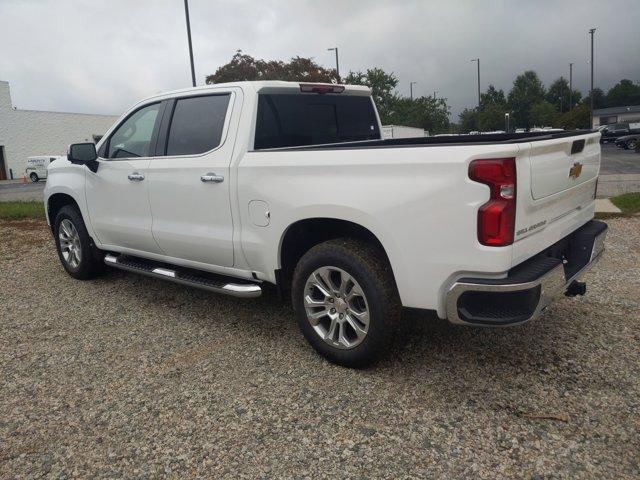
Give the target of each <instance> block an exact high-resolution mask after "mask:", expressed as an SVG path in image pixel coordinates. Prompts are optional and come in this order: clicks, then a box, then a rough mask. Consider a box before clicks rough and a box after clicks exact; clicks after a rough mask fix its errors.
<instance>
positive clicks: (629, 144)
mask: <svg viewBox="0 0 640 480" xmlns="http://www.w3.org/2000/svg"><path fill="white" fill-rule="evenodd" d="M637 145H638V144H637V140H629V141H628V142H627V148H628V149H629V150H635V149H636V146H637Z"/></svg>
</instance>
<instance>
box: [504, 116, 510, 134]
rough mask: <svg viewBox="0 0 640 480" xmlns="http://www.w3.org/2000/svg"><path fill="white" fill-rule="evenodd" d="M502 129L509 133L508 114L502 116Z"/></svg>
mask: <svg viewBox="0 0 640 480" xmlns="http://www.w3.org/2000/svg"><path fill="white" fill-rule="evenodd" d="M504 127H505V131H506V132H507V133H509V114H508V113H505V114H504Z"/></svg>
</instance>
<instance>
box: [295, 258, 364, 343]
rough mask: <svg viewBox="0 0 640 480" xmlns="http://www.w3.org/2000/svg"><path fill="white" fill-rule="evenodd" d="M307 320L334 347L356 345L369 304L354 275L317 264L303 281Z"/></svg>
mask: <svg viewBox="0 0 640 480" xmlns="http://www.w3.org/2000/svg"><path fill="white" fill-rule="evenodd" d="M304 291H305V296H304V308H305V310H306V313H307V320H309V323H310V324H311V326H312V327H313V329H314V330H315V332H316V333H317V334H318V336H319V337H320V338H322V340H324V341H325V342H326V343H328V344H329V345H331V346H332V347H335V348H340V349H349V348H354V347H357V346H358V345H360V344H361V343H362V341H363V340H364V339H365V337H366V336H367V332H368V331H369V305H368V303H367V298H366V297H365V295H364V291H363V290H362V288H361V287H360V285H359V284H358V282H357V281H356V279H355V278H353V277H352V276H351V275H350V274H348V273H347V272H345V271H344V270H342V269H341V268H337V267H320V268H318V269H317V270H315V271H314V272H313V273H312V274H311V275H310V276H309V278H308V279H307V283H306V284H305V288H304Z"/></svg>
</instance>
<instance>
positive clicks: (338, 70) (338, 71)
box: [327, 47, 340, 81]
mask: <svg viewBox="0 0 640 480" xmlns="http://www.w3.org/2000/svg"><path fill="white" fill-rule="evenodd" d="M327 50H328V51H331V50H335V52H336V75H338V81H340V63H339V62H338V47H333V48H327Z"/></svg>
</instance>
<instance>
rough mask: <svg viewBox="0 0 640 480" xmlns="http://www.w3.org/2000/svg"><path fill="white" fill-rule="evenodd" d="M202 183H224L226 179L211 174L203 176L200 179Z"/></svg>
mask: <svg viewBox="0 0 640 480" xmlns="http://www.w3.org/2000/svg"><path fill="white" fill-rule="evenodd" d="M200 181H202V182H213V183H222V182H224V177H223V176H222V175H216V174H215V173H211V172H209V173H207V174H206V175H202V176H201V177H200Z"/></svg>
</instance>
